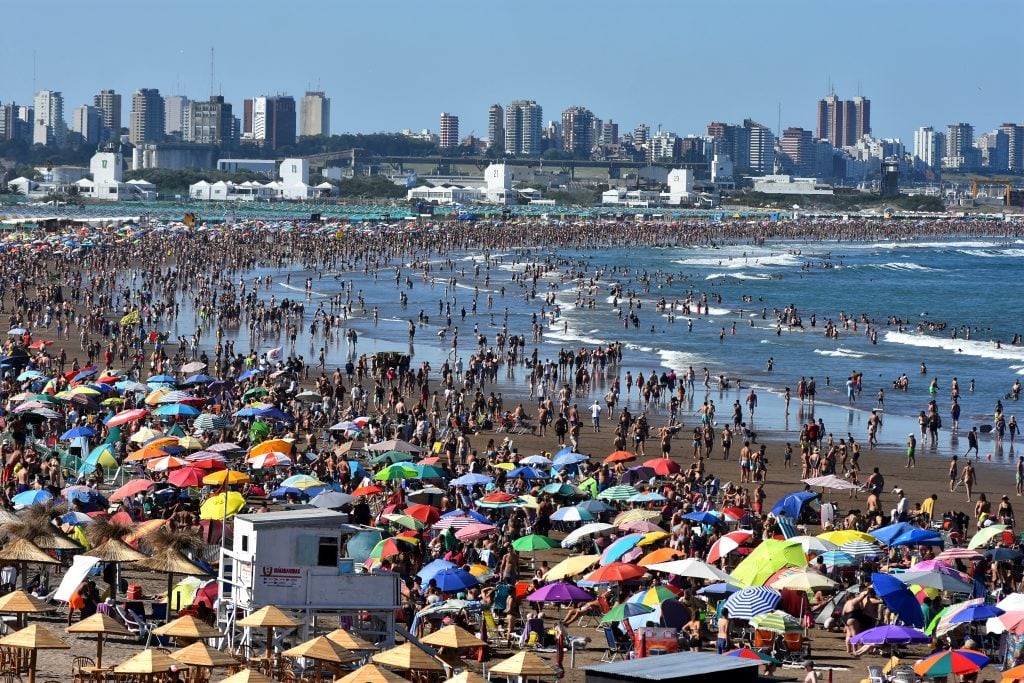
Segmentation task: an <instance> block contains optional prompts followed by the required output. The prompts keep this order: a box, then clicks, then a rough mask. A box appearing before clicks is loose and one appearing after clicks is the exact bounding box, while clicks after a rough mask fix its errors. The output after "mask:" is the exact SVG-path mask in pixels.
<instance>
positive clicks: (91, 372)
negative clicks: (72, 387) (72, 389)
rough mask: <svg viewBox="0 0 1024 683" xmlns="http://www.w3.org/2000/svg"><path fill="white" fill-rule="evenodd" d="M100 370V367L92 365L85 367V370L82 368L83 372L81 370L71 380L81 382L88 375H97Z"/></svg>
mask: <svg viewBox="0 0 1024 683" xmlns="http://www.w3.org/2000/svg"><path fill="white" fill-rule="evenodd" d="M99 371H100V369H99V368H97V367H91V366H90V367H88V368H85V369H84V370H82V371H81V372H79V373H78V374H77V375H75V376H74V377H72V378H71V381H72V382H81V381H82V380H83V379H86V378H87V377H92V376H93V375H95V374H96V373H97V372H99Z"/></svg>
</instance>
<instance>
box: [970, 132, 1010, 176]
mask: <svg viewBox="0 0 1024 683" xmlns="http://www.w3.org/2000/svg"><path fill="white" fill-rule="evenodd" d="M1009 142H1010V136H1009V135H1007V134H1006V131H1005V130H1003V129H1002V128H997V129H995V130H994V131H992V132H990V133H984V134H983V135H979V136H978V139H977V140H976V141H975V143H974V146H975V147H976V148H977V150H978V152H979V154H980V155H981V165H982V166H984V167H985V168H987V169H989V170H992V171H1006V170H1008V169H1009V168H1010V145H1009Z"/></svg>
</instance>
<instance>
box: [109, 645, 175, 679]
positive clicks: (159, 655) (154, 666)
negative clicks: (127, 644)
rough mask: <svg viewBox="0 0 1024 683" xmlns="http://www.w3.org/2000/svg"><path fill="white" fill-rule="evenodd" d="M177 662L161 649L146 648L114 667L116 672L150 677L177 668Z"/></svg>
mask: <svg viewBox="0 0 1024 683" xmlns="http://www.w3.org/2000/svg"><path fill="white" fill-rule="evenodd" d="M178 664H179V662H178V661H177V660H176V659H173V658H172V657H171V656H170V655H168V654H165V653H164V652H163V651H161V650H154V649H153V648H146V649H145V650H143V651H142V652H139V653H137V654H135V655H133V656H132V657H129V658H128V659H126V660H125V661H123V662H121V663H120V664H118V665H117V666H115V667H114V673H116V674H135V675H140V676H146V677H147V679H150V678H151V677H152V676H153V675H155V674H162V673H166V672H168V671H171V670H172V669H175V668H177V666H178Z"/></svg>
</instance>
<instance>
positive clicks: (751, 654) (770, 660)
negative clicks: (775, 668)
mask: <svg viewBox="0 0 1024 683" xmlns="http://www.w3.org/2000/svg"><path fill="white" fill-rule="evenodd" d="M723 654H724V655H725V656H726V657H739V658H740V659H750V660H754V661H758V662H765V663H766V664H782V662H780V661H779V660H778V659H775V658H774V657H772V656H770V655H768V654H766V653H764V652H759V651H758V650H751V649H750V648H749V647H741V648H739V649H737V650H729V651H728V652H725V653H723Z"/></svg>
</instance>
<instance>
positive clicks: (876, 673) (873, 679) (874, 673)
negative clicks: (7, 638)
mask: <svg viewBox="0 0 1024 683" xmlns="http://www.w3.org/2000/svg"><path fill="white" fill-rule="evenodd" d="M868 680H869V681H870V683H888V680H887V679H886V677H885V674H883V673H882V667H881V666H876V665H872V666H869V667H868Z"/></svg>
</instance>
